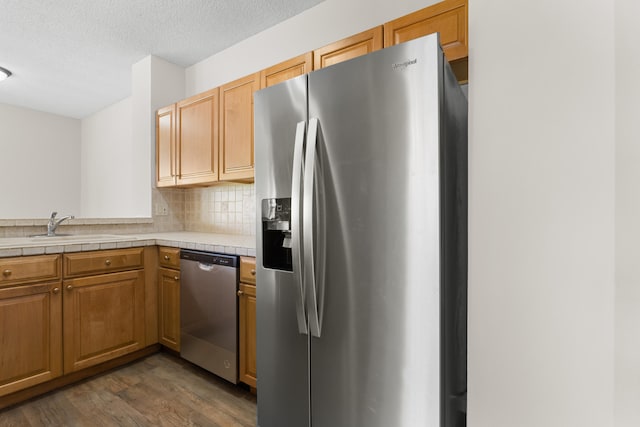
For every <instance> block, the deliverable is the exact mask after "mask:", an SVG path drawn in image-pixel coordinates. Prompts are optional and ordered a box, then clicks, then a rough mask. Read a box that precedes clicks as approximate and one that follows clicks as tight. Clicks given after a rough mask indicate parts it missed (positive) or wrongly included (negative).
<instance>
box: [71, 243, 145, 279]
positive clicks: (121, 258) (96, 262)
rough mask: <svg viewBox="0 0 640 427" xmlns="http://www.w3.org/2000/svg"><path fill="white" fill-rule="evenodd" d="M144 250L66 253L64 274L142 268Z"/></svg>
mask: <svg viewBox="0 0 640 427" xmlns="http://www.w3.org/2000/svg"><path fill="white" fill-rule="evenodd" d="M143 251H144V249H143V248H131V249H113V250H107V251H95V252H78V253H72V254H65V255H64V276H65V277H76V276H87V275H91V274H101V273H109V272H112V271H123V270H133V269H136V268H142V267H143V266H144V256H143Z"/></svg>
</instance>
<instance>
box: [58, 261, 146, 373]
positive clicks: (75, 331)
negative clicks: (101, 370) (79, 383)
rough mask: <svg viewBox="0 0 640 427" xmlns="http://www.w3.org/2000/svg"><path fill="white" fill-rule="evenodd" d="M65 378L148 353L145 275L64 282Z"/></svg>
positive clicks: (138, 272)
mask: <svg viewBox="0 0 640 427" xmlns="http://www.w3.org/2000/svg"><path fill="white" fill-rule="evenodd" d="M63 288H64V308H63V330H64V336H63V344H64V372H65V373H69V372H73V371H77V370H80V369H83V368H87V367H89V366H93V365H96V364H98V363H102V362H105V361H107V360H110V359H113V358H116V357H118V356H122V355H124V354H127V353H130V352H133V351H135V350H139V349H141V348H143V347H144V339H145V334H144V324H145V323H144V272H143V271H142V270H135V271H125V272H122V273H110V274H103V275H100V276H92V277H85V278H79V279H70V280H65V281H64V282H63Z"/></svg>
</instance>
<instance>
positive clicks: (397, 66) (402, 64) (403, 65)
mask: <svg viewBox="0 0 640 427" xmlns="http://www.w3.org/2000/svg"><path fill="white" fill-rule="evenodd" d="M417 63H418V58H414V59H410V60H408V61H404V62H399V63H396V64H393V65H392V66H391V67H392V68H393V69H394V70H399V71H404V70H406V69H407V67H408V66H409V65H414V64H417Z"/></svg>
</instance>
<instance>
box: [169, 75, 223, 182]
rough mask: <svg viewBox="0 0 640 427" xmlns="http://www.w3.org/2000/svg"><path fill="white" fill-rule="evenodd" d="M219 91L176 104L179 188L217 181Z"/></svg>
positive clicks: (199, 95)
mask: <svg viewBox="0 0 640 427" xmlns="http://www.w3.org/2000/svg"><path fill="white" fill-rule="evenodd" d="M218 102H219V101H218V89H217V88H215V89H211V90H209V91H206V92H203V93H200V94H198V95H195V96H192V97H190V98H187V99H184V100H182V101H180V102H178V103H177V104H176V132H177V138H176V145H177V152H178V156H177V175H178V176H177V180H176V183H177V184H178V185H183V186H190V185H204V184H210V183H213V182H216V181H217V180H218V177H219V174H218V108H219V106H218Z"/></svg>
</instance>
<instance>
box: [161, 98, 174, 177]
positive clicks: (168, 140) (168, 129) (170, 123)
mask: <svg viewBox="0 0 640 427" xmlns="http://www.w3.org/2000/svg"><path fill="white" fill-rule="evenodd" d="M176 154H177V153H176V105H175V104H172V105H170V106H168V107H165V108H161V109H159V110H158V111H157V113H156V186H157V187H172V186H174V185H176V183H177V161H176Z"/></svg>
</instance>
